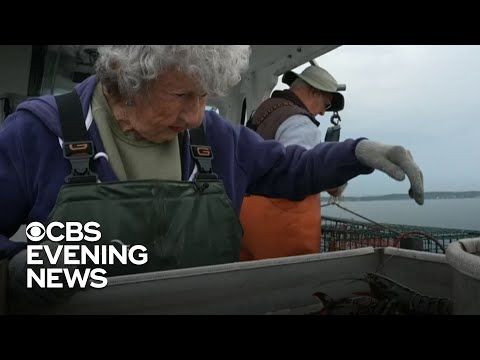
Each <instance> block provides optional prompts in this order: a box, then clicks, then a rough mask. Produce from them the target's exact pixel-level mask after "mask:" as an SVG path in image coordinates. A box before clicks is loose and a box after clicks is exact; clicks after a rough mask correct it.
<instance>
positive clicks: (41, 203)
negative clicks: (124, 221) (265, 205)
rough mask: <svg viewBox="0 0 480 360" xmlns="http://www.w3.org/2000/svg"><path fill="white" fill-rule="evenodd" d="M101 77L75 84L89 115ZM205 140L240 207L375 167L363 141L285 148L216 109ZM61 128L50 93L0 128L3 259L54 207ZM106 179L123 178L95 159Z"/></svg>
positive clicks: (185, 173)
mask: <svg viewBox="0 0 480 360" xmlns="http://www.w3.org/2000/svg"><path fill="white" fill-rule="evenodd" d="M96 82H97V79H96V77H95V76H92V77H90V78H88V79H86V80H85V81H84V82H83V83H81V84H79V85H77V86H76V91H77V93H78V94H79V96H80V100H81V103H82V107H83V111H84V117H85V118H87V113H88V109H89V106H90V102H91V98H92V94H93V91H94V89H95V85H96ZM204 122H205V129H206V134H207V139H208V142H209V144H210V146H211V147H212V151H213V155H214V158H213V161H212V166H213V171H214V172H215V173H216V174H217V175H218V176H219V178H220V179H221V180H222V181H223V183H224V186H225V190H226V192H227V194H228V196H229V198H230V199H231V201H232V204H233V206H234V208H235V210H236V212H237V214H239V213H240V208H241V205H242V199H243V196H244V194H245V193H249V194H256V195H263V196H267V197H282V198H287V199H290V200H301V199H303V198H305V197H306V196H308V195H310V194H317V193H319V192H321V191H323V190H325V189H328V188H332V187H336V186H339V185H341V184H344V183H345V182H347V181H349V180H350V179H352V178H354V177H356V176H358V175H360V174H369V173H371V172H373V169H371V168H369V167H365V166H363V165H362V164H360V163H359V162H358V160H357V159H356V158H355V155H354V153H355V146H356V145H357V143H358V141H360V140H361V139H357V140H345V141H343V142H339V143H321V144H319V145H317V146H316V147H315V148H313V149H312V150H309V151H307V150H305V149H304V148H303V147H301V146H296V145H292V146H287V147H284V146H283V145H282V144H281V143H279V142H276V141H273V140H268V141H265V140H263V139H262V138H261V137H260V136H259V135H258V134H256V133H255V132H253V131H251V130H250V129H248V128H246V127H243V126H236V127H235V126H233V125H231V124H230V123H229V122H228V121H226V120H225V119H223V118H222V117H220V116H219V115H218V114H217V113H215V112H210V111H207V112H205V118H204ZM86 125H87V128H88V133H89V135H90V137H91V140H92V141H93V142H94V147H95V151H96V152H97V153H98V152H105V149H104V147H103V144H102V140H101V138H100V135H99V132H98V129H97V127H96V125H95V121H88V122H86ZM61 137H62V136H61V128H60V123H59V115H58V110H57V105H56V102H55V99H54V97H53V96H52V95H47V96H42V97H39V98H35V99H31V100H27V101H25V102H23V103H22V104H20V105H19V106H18V108H17V110H16V112H15V113H13V114H11V115H10V116H9V117H8V118H7V119H6V120H5V122H4V124H3V125H2V126H1V128H0V259H3V258H9V259H10V258H11V257H13V256H14V255H15V254H16V253H18V252H19V251H20V250H22V249H23V248H25V246H26V243H24V242H13V241H11V240H10V239H9V237H11V236H12V235H13V234H15V233H16V232H17V230H18V229H19V227H20V226H21V225H22V224H29V223H30V222H32V221H39V222H45V220H46V219H47V217H48V215H49V213H50V211H51V210H52V208H53V206H54V204H55V201H56V199H57V195H58V193H59V191H60V188H61V186H62V185H63V184H64V179H65V176H66V175H67V174H69V173H70V169H71V167H70V163H69V162H68V161H67V160H66V159H64V157H63V150H62V148H61V146H60V141H59V139H61ZM186 139H187V140H186V141H185V147H184V149H183V154H182V156H183V169H182V178H183V180H188V178H189V177H190V175H191V173H192V171H193V167H194V162H193V159H192V158H191V156H190V152H189V150H188V149H189V147H188V146H189V142H188V137H186ZM94 166H95V168H94V171H95V172H96V173H97V174H98V177H99V179H100V181H102V182H108V181H118V178H117V177H116V176H115V174H114V173H113V171H112V168H111V166H110V164H109V162H108V160H107V158H106V157H104V156H101V157H98V159H96V160H95V161H94Z"/></svg>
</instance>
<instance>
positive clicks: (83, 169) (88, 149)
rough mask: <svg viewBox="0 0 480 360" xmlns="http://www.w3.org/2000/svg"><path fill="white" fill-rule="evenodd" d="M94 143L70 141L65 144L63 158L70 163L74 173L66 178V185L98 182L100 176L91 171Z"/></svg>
mask: <svg viewBox="0 0 480 360" xmlns="http://www.w3.org/2000/svg"><path fill="white" fill-rule="evenodd" d="M93 156H94V154H93V142H92V141H69V142H64V143H63V157H64V158H65V159H67V160H68V161H70V164H71V165H72V172H71V173H70V174H69V175H67V176H66V177H65V182H66V183H87V182H95V183H96V182H97V180H98V176H97V174H96V173H94V172H93V171H91V170H90V160H91V159H92V158H93Z"/></svg>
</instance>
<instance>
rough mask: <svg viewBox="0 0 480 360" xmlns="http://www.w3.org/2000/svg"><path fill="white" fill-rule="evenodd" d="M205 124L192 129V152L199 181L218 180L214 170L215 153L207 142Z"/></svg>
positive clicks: (190, 131)
mask: <svg viewBox="0 0 480 360" xmlns="http://www.w3.org/2000/svg"><path fill="white" fill-rule="evenodd" d="M203 127H204V124H203V123H202V125H201V126H200V127H198V128H195V129H190V130H189V133H190V151H191V154H192V157H193V160H195V163H196V164H197V168H198V173H197V175H196V179H197V180H216V179H218V176H217V174H215V173H214V172H213V170H212V159H213V152H212V148H211V147H210V145H208V142H207V135H205V129H204V128H203Z"/></svg>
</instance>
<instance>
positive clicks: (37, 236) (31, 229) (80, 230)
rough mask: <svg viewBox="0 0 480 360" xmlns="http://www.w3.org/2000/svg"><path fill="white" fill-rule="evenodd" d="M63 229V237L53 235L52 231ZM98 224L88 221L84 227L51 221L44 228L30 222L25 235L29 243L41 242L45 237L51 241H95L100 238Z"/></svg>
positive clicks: (37, 223)
mask: <svg viewBox="0 0 480 360" xmlns="http://www.w3.org/2000/svg"><path fill="white" fill-rule="evenodd" d="M56 228H58V229H61V230H63V229H65V235H63V234H60V235H55V234H54V233H53V230H54V229H56ZM99 228H100V224H99V223H97V222H95V221H89V222H87V223H86V224H85V225H82V223H80V222H77V221H69V222H66V223H65V224H62V223H61V222H58V221H53V222H51V223H50V224H48V226H47V227H45V226H44V225H43V224H42V223H40V222H38V221H34V222H31V223H30V224H28V225H27V227H26V229H25V235H26V236H27V238H28V239H29V240H30V241H35V242H38V241H41V240H43V238H44V237H45V236H47V239H49V240H51V241H56V242H58V241H62V240H66V241H80V240H86V241H97V240H99V239H100V238H101V237H102V234H101V232H100V231H99V230H97V229H99Z"/></svg>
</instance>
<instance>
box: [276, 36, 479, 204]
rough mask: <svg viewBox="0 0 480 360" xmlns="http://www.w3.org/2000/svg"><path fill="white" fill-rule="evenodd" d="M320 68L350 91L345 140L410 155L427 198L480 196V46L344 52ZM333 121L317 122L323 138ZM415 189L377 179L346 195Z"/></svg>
mask: <svg viewBox="0 0 480 360" xmlns="http://www.w3.org/2000/svg"><path fill="white" fill-rule="evenodd" d="M316 62H317V64H318V65H319V66H321V67H323V68H324V69H326V70H327V71H328V72H329V73H330V74H331V75H332V76H333V77H334V78H335V79H336V80H337V81H338V82H339V83H341V84H346V91H344V92H342V94H343V95H344V97H345V108H344V110H342V111H341V112H340V113H339V115H340V117H341V119H342V121H341V126H342V130H341V140H342V139H346V138H358V137H367V138H369V139H370V140H374V141H379V142H382V143H386V144H392V145H402V146H404V147H406V148H407V149H408V150H410V152H411V153H412V155H413V157H414V159H415V161H416V163H417V164H418V165H419V167H420V168H421V169H422V172H423V176H424V186H425V191H471V190H475V191H480V113H479V110H480V109H479V107H480V46H478V45H470V46H460V45H453V46H443V45H442V46H440V45H438V46H433V45H428V46H424V45H389V46H384V45H371V46H370V45H369V46H367V45H343V46H341V47H339V48H337V49H334V50H332V51H331V52H329V53H327V54H325V55H323V56H321V57H318V58H317V59H316ZM308 65H309V64H306V65H302V66H300V67H298V68H297V69H294V71H295V72H301V70H303V69H304V68H305V67H306V66H308ZM283 88H287V86H286V85H284V84H281V83H279V85H277V87H276V89H283ZM330 116H331V113H326V114H325V115H324V116H323V117H320V118H319V120H320V121H321V125H320V131H321V132H322V134H323V135H322V138H323V137H324V135H325V132H326V129H327V128H328V127H329V126H331V124H330ZM409 187H410V184H409V182H408V178H405V180H404V181H403V182H398V181H395V180H393V179H391V178H389V177H388V176H387V175H386V174H384V173H382V172H379V171H375V172H374V173H373V174H370V175H362V176H359V177H357V178H355V179H352V180H351V181H350V182H349V184H348V188H347V190H346V191H345V193H344V195H345V196H365V195H383V194H392V193H405V192H406V191H408V189H409Z"/></svg>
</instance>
